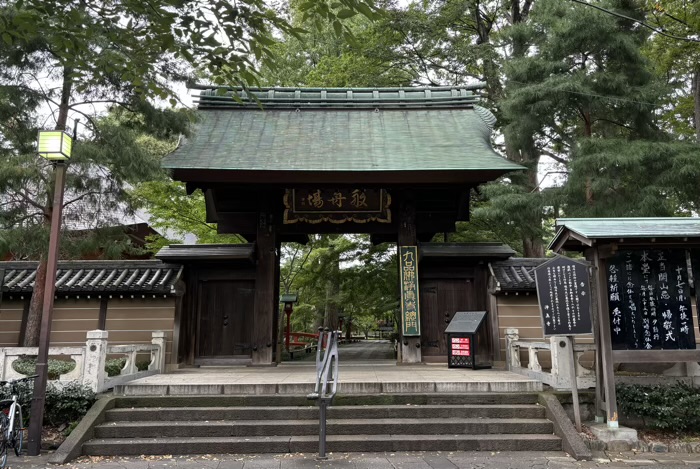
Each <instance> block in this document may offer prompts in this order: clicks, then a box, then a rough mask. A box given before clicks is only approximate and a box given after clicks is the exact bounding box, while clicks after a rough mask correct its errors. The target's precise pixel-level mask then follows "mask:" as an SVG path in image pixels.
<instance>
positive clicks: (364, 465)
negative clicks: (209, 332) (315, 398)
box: [8, 452, 700, 469]
mask: <svg viewBox="0 0 700 469" xmlns="http://www.w3.org/2000/svg"><path fill="white" fill-rule="evenodd" d="M48 456H49V454H48V453H45V454H42V455H41V456H38V457H35V458H30V457H28V456H25V457H22V458H14V457H13V455H10V456H9V457H8V468H10V469H50V468H56V469H60V468H66V469H597V468H604V469H619V468H628V467H650V468H652V467H653V468H657V467H658V468H685V469H688V468H694V469H700V454H686V453H662V454H657V453H633V452H628V453H607V454H606V453H597V454H596V457H595V458H594V460H593V461H576V460H575V459H573V458H571V457H569V456H568V455H566V454H565V453H560V452H402V453H337V454H329V459H328V460H326V461H318V460H317V459H316V458H315V456H316V455H315V454H269V455H268V454H266V455H261V454H255V455H236V454H234V455H230V454H226V455H197V456H141V457H121V458H120V457H110V458H105V457H93V458H88V457H82V458H80V459H78V460H76V461H73V462H72V463H68V464H63V465H52V464H49V463H48Z"/></svg>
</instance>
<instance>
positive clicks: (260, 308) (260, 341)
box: [252, 212, 278, 366]
mask: <svg viewBox="0 0 700 469" xmlns="http://www.w3.org/2000/svg"><path fill="white" fill-rule="evenodd" d="M272 220H273V217H272V215H271V214H270V213H269V212H260V213H259V214H258V228H257V241H256V244H257V253H256V255H257V266H256V269H255V309H254V310H255V312H254V315H253V340H252V342H253V365H254V366H255V365H271V364H272V352H273V345H274V340H275V339H274V335H273V333H272V331H273V329H274V326H275V324H276V323H275V321H274V318H275V310H276V309H277V303H278V298H276V297H275V291H276V284H277V280H278V279H277V277H275V274H276V273H277V263H278V255H277V252H276V248H277V240H276V233H275V226H274V224H273V222H272Z"/></svg>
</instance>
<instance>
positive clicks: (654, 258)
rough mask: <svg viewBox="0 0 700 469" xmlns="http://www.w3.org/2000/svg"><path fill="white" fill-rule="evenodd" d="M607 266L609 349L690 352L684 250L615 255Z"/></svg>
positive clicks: (692, 336)
mask: <svg viewBox="0 0 700 469" xmlns="http://www.w3.org/2000/svg"><path fill="white" fill-rule="evenodd" d="M607 261H608V262H607V272H606V280H607V298H608V305H609V311H610V317H609V321H610V335H611V338H612V347H613V349H618V350H620V349H628V350H673V349H694V348H696V344H695V329H694V325H693V316H692V310H691V303H690V286H689V278H688V263H687V260H686V254H685V250H683V249H675V250H674V249H644V250H628V251H618V252H617V253H616V254H615V256H614V257H611V258H609V259H608V260H607Z"/></svg>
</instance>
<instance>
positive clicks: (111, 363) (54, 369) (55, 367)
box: [12, 357, 150, 380]
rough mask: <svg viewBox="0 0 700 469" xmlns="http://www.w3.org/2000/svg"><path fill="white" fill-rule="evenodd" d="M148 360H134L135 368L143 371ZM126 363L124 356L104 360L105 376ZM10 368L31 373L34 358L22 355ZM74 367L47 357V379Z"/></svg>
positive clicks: (33, 367)
mask: <svg viewBox="0 0 700 469" xmlns="http://www.w3.org/2000/svg"><path fill="white" fill-rule="evenodd" d="M149 363H150V360H138V361H137V362H136V368H137V369H138V370H139V371H144V370H147V369H148V364H149ZM125 364H126V357H121V358H112V359H109V360H107V361H106V362H105V371H106V372H107V376H117V375H118V374H119V372H120V371H121V370H122V368H124V365H125ZM12 368H14V370H15V371H16V372H17V373H21V374H23V375H27V376H29V375H33V374H34V370H35V369H36V358H35V357H22V358H20V359H18V360H15V362H14V363H13V364H12ZM74 368H75V362H74V361H72V360H71V361H66V360H56V359H53V358H49V379H50V380H51V379H59V378H60V376H61V375H64V374H66V373H68V372H70V371H72V370H73V369H74Z"/></svg>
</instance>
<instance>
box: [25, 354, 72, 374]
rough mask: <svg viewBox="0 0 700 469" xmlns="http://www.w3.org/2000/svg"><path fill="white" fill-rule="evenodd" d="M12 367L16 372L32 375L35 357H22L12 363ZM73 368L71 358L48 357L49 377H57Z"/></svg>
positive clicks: (34, 367)
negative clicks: (69, 359) (57, 358)
mask: <svg viewBox="0 0 700 469" xmlns="http://www.w3.org/2000/svg"><path fill="white" fill-rule="evenodd" d="M12 368H14V370H15V371H16V372H17V373H21V374H23V375H27V376H29V375H33V374H34V370H35V369H36V358H35V357H22V358H19V359H18V360H15V362H14V363H13V364H12ZM74 368H75V362H74V361H73V360H71V361H66V360H55V359H53V358H49V379H58V378H59V377H60V376H61V375H65V374H66V373H68V372H70V371H72V370H73V369H74Z"/></svg>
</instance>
